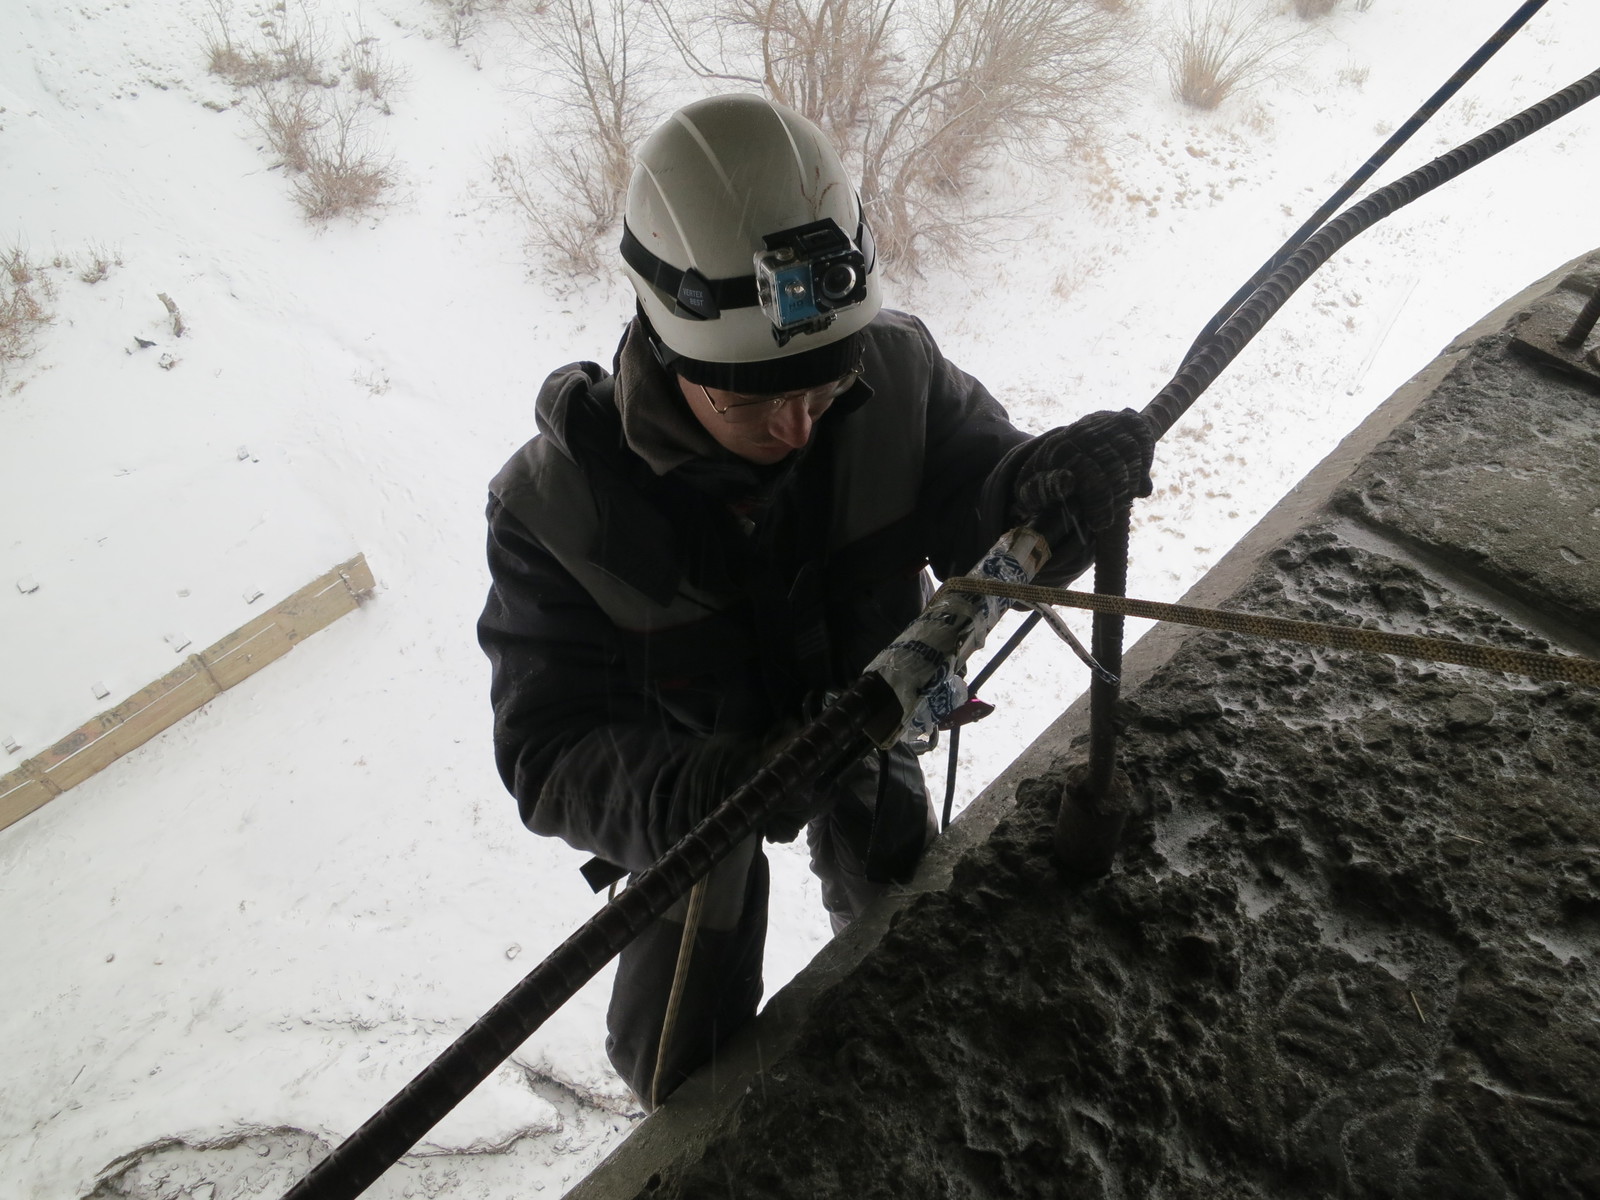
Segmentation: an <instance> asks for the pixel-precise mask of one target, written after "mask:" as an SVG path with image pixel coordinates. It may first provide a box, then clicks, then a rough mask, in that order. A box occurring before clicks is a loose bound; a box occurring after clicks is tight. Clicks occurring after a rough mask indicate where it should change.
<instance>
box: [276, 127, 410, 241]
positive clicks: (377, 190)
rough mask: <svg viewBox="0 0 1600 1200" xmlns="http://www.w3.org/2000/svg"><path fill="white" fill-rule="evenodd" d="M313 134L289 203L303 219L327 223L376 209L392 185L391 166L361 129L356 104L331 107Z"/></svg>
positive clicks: (392, 170)
mask: <svg viewBox="0 0 1600 1200" xmlns="http://www.w3.org/2000/svg"><path fill="white" fill-rule="evenodd" d="M319 134H320V136H319V137H318V138H317V139H316V140H315V141H314V142H313V143H312V146H311V156H310V160H309V161H308V162H307V164H306V166H305V169H304V170H303V171H302V172H301V173H300V174H299V175H298V176H297V177H296V178H295V181H294V198H295V203H297V204H298V205H299V206H300V211H301V212H302V213H303V214H305V218H306V220H308V221H312V222H323V221H330V220H332V219H333V218H335V217H345V216H358V215H360V214H361V213H364V212H367V211H369V210H370V209H373V208H376V207H377V205H378V202H379V201H380V200H381V199H382V198H383V193H384V192H385V191H386V190H388V188H390V187H391V186H392V185H393V183H394V168H393V165H392V163H391V162H390V160H389V159H388V158H387V157H385V156H384V155H382V154H381V153H379V152H378V151H377V150H376V149H375V148H374V146H373V145H372V142H371V139H370V138H369V137H367V135H366V132H365V130H364V129H363V128H362V126H361V123H360V106H359V105H357V104H354V103H350V102H348V101H346V102H344V103H340V104H335V105H333V106H332V111H331V112H330V113H329V114H328V116H327V119H326V121H325V123H324V124H323V125H322V126H320V127H319Z"/></svg>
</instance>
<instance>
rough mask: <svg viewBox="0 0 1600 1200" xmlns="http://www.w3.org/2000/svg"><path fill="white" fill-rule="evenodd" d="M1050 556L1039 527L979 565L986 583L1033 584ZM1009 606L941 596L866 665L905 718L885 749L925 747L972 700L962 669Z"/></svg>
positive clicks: (1020, 532)
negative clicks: (898, 744) (896, 701)
mask: <svg viewBox="0 0 1600 1200" xmlns="http://www.w3.org/2000/svg"><path fill="white" fill-rule="evenodd" d="M1049 557H1050V547H1049V545H1048V544H1047V543H1046V542H1045V540H1044V538H1043V537H1041V536H1040V535H1039V534H1037V533H1035V532H1034V531H1033V530H1031V529H1028V528H1026V527H1020V528H1017V529H1013V530H1011V531H1010V532H1009V533H1007V534H1006V535H1005V536H1003V537H1002V538H1001V539H1000V540H999V541H998V542H996V543H995V544H994V545H993V546H992V547H991V548H990V550H989V552H988V553H987V554H985V555H984V556H983V561H982V562H981V563H979V564H978V566H977V568H976V569H975V570H973V571H971V572H970V574H972V575H977V576H979V577H981V578H983V579H998V580H1003V581H1006V582H1010V583H1026V582H1028V581H1029V580H1031V579H1032V578H1033V577H1034V576H1035V575H1036V574H1038V572H1039V568H1040V567H1042V566H1044V564H1045V562H1046V561H1047V560H1048V559H1049ZM1009 607H1010V601H1008V600H1003V599H1000V598H999V597H996V596H974V595H971V594H970V593H958V592H948V591H940V592H939V594H938V595H936V596H935V597H934V598H933V602H932V603H931V604H929V605H928V607H927V608H926V609H924V610H923V612H922V615H921V616H919V617H918V618H917V619H916V620H915V621H913V622H912V623H911V625H910V626H908V627H907V629H906V631H905V632H904V633H903V634H901V635H900V637H899V638H898V639H897V640H895V641H894V642H892V643H890V645H888V646H887V647H885V648H884V650H883V652H882V653H881V654H879V655H878V657H877V658H875V659H873V660H872V662H871V663H869V664H868V665H867V670H868V671H873V672H876V673H877V675H878V676H879V677H880V678H881V679H883V681H884V682H885V683H887V684H888V685H889V686H890V687H891V688H893V689H894V694H895V696H896V697H897V698H898V699H899V701H900V710H901V712H903V713H904V714H905V719H904V720H903V721H902V722H901V724H900V727H899V728H898V729H897V730H896V731H895V732H894V734H893V735H892V736H890V737H888V738H886V739H885V741H884V742H883V743H882V744H883V745H884V746H885V747H888V746H892V745H894V744H895V743H896V742H898V741H901V740H904V741H905V742H906V743H907V744H908V745H910V746H911V748H912V749H913V750H922V749H926V748H927V747H928V746H930V745H931V744H932V742H933V738H934V733H935V731H936V730H937V729H938V728H939V726H940V724H941V723H942V722H943V721H944V720H945V719H946V718H948V717H949V715H950V714H951V713H952V712H954V711H955V710H956V709H958V708H960V707H961V706H962V705H963V704H965V703H966V702H967V684H966V680H964V679H962V678H961V675H960V673H959V672H960V670H961V668H962V667H964V666H965V665H966V662H967V657H968V656H969V655H970V654H971V653H972V652H973V651H974V650H977V649H978V648H980V647H981V646H982V645H983V643H984V639H985V638H987V637H988V636H989V632H990V631H991V630H992V629H994V627H995V626H996V625H997V624H998V623H999V621H1000V618H1001V617H1002V616H1004V615H1005V613H1006V609H1007V608H1009Z"/></svg>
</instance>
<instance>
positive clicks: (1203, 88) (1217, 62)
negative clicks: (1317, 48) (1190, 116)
mask: <svg viewBox="0 0 1600 1200" xmlns="http://www.w3.org/2000/svg"><path fill="white" fill-rule="evenodd" d="M1298 36H1299V35H1298V34H1294V33H1290V34H1283V33H1280V32H1278V31H1277V30H1276V29H1274V28H1273V24H1272V18H1271V15H1270V14H1269V13H1268V12H1267V11H1266V10H1264V9H1262V8H1258V7H1254V6H1252V5H1250V4H1248V3H1246V0H1189V2H1188V4H1187V6H1186V7H1185V9H1184V13H1183V18H1182V20H1181V21H1180V23H1179V27H1178V30H1177V32H1176V33H1175V35H1174V36H1173V38H1172V39H1171V40H1170V41H1169V42H1168V43H1167V46H1166V58H1167V74H1168V78H1169V79H1170V80H1171V84H1172V96H1173V99H1175V100H1179V101H1182V102H1183V103H1184V104H1187V105H1189V106H1191V107H1193V108H1202V109H1213V108H1216V107H1217V106H1218V105H1219V104H1221V103H1222V102H1223V101H1224V100H1226V99H1227V98H1228V97H1229V96H1230V95H1232V94H1233V93H1234V92H1237V91H1241V90H1243V89H1246V88H1250V87H1253V86H1256V85H1258V84H1260V83H1263V82H1265V81H1266V80H1268V79H1271V78H1273V77H1274V76H1276V75H1278V74H1279V73H1281V72H1282V70H1283V69H1284V67H1285V66H1286V65H1287V63H1288V61H1289V58H1290V56H1291V54H1292V46H1293V43H1294V42H1295V41H1296V40H1297V39H1298Z"/></svg>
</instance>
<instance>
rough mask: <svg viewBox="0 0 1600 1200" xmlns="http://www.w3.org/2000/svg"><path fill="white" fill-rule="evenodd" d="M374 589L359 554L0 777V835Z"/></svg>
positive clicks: (281, 653)
mask: <svg viewBox="0 0 1600 1200" xmlns="http://www.w3.org/2000/svg"><path fill="white" fill-rule="evenodd" d="M372 588H373V580H372V572H371V570H370V569H369V568H368V567H367V560H366V557H365V556H364V555H360V554H358V555H356V556H355V557H354V558H352V559H350V560H349V561H348V562H343V563H340V564H339V565H338V566H337V567H334V568H333V569H332V570H331V571H329V572H328V573H327V574H325V575H323V576H321V577H320V578H318V579H315V580H313V581H312V582H310V583H308V584H307V585H306V586H305V587H303V588H301V589H300V590H299V591H297V592H295V593H294V595H292V596H290V597H289V598H288V599H286V600H284V601H282V602H281V603H279V604H276V605H274V606H273V607H272V608H270V609H268V610H267V611H266V612H264V613H262V614H261V615H260V616H259V617H257V618H256V619H255V620H253V621H251V622H249V623H248V624H246V625H243V626H241V627H240V628H238V629H236V630H234V631H233V632H232V633H230V634H229V635H228V636H227V637H225V638H223V639H222V640H221V641H219V642H217V643H216V644H215V645H212V646H208V647H207V648H206V649H205V650H202V651H201V652H200V653H199V654H191V655H189V657H188V658H187V659H185V660H184V662H183V665H182V666H179V667H176V668H174V669H173V670H171V671H169V672H168V673H167V674H165V675H163V676H162V677H161V678H160V679H158V680H156V681H155V682H154V683H152V684H150V685H148V686H147V687H144V688H141V689H140V690H139V691H137V692H135V693H134V694H133V695H132V696H130V697H128V699H126V700H124V701H123V702H122V703H121V704H119V705H117V706H116V707H115V708H109V709H107V710H106V711H105V712H103V713H101V714H100V715H99V716H97V717H95V718H94V719H93V720H91V721H88V722H86V723H85V724H83V725H80V726H79V727H78V728H77V729H75V730H73V731H72V732H71V733H69V734H68V735H67V736H66V737H64V738H62V739H61V740H60V741H58V742H57V743H56V744H55V745H53V746H51V747H50V748H49V749H48V750H45V751H43V752H42V753H39V754H36V755H34V757H32V758H30V759H28V760H27V761H26V762H24V763H23V764H22V765H21V766H20V767H18V768H17V769H16V770H14V771H11V772H10V773H8V774H6V775H3V776H0V829H4V828H5V827H6V826H8V825H13V824H15V823H16V822H18V821H20V820H21V819H22V818H23V817H25V816H27V815H28V814H29V813H31V812H33V811H34V810H35V809H36V808H39V807H40V806H41V805H43V804H46V803H48V802H49V801H50V800H52V799H54V798H55V797H56V796H59V795H60V794H61V793H62V792H64V791H66V790H67V789H68V788H72V787H76V786H77V785H78V784H80V783H82V782H83V781H84V780H85V779H87V778H89V776H91V775H93V774H95V773H96V772H99V771H102V770H104V769H105V768H106V767H108V766H109V765H110V764H111V763H113V762H115V761H116V760H117V759H119V758H121V757H122V756H123V755H124V754H126V753H128V751H130V750H133V749H135V748H137V747H139V746H142V745H144V743H145V742H147V741H149V740H150V739H151V738H153V737H155V736H156V734H158V733H160V732H162V731H163V730H164V729H167V728H169V727H170V726H172V725H173V724H175V723H176V722H178V721H179V720H181V719H182V718H184V717H186V716H188V715H189V714H190V713H192V712H194V711H195V710H196V709H198V708H199V707H200V706H201V705H203V704H205V702H206V701H208V700H210V699H211V698H212V697H213V696H217V695H220V694H221V693H222V692H224V691H226V690H227V689H228V688H231V687H233V686H234V685H235V684H236V683H238V682H239V681H240V680H242V679H247V678H249V677H250V676H251V675H254V674H255V673H256V672H257V671H259V670H260V669H261V668H262V667H264V666H266V665H267V664H268V663H270V662H273V661H274V660H276V659H278V658H281V657H282V656H283V655H285V654H287V653H288V652H289V651H290V650H292V649H294V647H295V646H296V645H297V644H298V643H299V642H300V640H301V639H302V638H305V637H309V636H310V635H311V634H313V633H316V632H317V631H318V630H319V629H323V628H326V627H327V626H328V625H330V624H332V623H333V622H334V621H335V620H337V619H338V618H339V617H341V616H343V615H344V614H345V613H347V612H349V611H351V610H352V609H353V608H355V607H356V605H357V603H358V602H359V600H360V598H361V597H363V596H365V595H366V594H368V593H369V592H371V590H372Z"/></svg>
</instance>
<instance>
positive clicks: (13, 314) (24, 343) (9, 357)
mask: <svg viewBox="0 0 1600 1200" xmlns="http://www.w3.org/2000/svg"><path fill="white" fill-rule="evenodd" d="M54 297H55V288H54V286H53V285H52V284H51V282H50V279H49V277H48V276H47V275H46V274H45V273H44V268H43V267H41V266H40V265H39V264H38V263H36V262H34V261H33V259H31V258H30V257H29V256H28V253H27V251H26V250H24V249H23V248H22V247H21V246H12V247H11V248H10V249H8V250H3V251H0V378H4V376H5V375H6V373H7V371H8V370H9V368H11V367H13V366H15V365H16V364H17V363H20V362H23V361H25V360H26V359H28V358H29V357H31V356H32V354H33V353H34V350H35V349H36V346H35V338H36V337H37V336H38V334H39V332H40V331H41V330H43V329H44V327H45V326H47V325H49V324H50V322H51V321H53V320H54V319H55V313H54V312H53V311H52V310H51V308H50V301H51V300H52V299H53V298H54Z"/></svg>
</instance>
